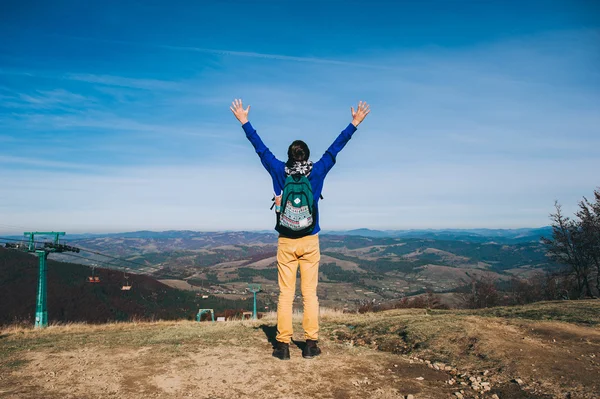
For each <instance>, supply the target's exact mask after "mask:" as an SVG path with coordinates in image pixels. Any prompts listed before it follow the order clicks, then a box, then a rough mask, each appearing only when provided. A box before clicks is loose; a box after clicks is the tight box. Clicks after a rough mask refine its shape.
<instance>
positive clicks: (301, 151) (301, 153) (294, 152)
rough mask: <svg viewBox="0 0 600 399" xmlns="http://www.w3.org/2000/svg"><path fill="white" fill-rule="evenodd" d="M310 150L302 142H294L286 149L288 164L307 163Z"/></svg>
mask: <svg viewBox="0 0 600 399" xmlns="http://www.w3.org/2000/svg"><path fill="white" fill-rule="evenodd" d="M309 157H310V150H309V149H308V146H307V145H306V143H305V142H304V141H302V140H296V141H294V142H293V143H292V144H290V147H289V148H288V163H294V162H301V161H308V158H309Z"/></svg>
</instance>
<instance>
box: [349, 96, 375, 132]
mask: <svg viewBox="0 0 600 399" xmlns="http://www.w3.org/2000/svg"><path fill="white" fill-rule="evenodd" d="M350 110H351V111H352V124H353V125H354V126H356V127H358V125H360V124H361V122H362V121H363V120H364V119H365V117H366V116H367V115H369V112H371V109H370V108H369V104H367V102H366V101H361V102H359V103H358V107H357V108H356V111H354V107H350Z"/></svg>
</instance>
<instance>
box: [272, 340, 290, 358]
mask: <svg viewBox="0 0 600 399" xmlns="http://www.w3.org/2000/svg"><path fill="white" fill-rule="evenodd" d="M273 356H275V357H276V358H277V359H281V360H290V344H286V343H284V342H279V341H277V346H276V347H275V349H273Z"/></svg>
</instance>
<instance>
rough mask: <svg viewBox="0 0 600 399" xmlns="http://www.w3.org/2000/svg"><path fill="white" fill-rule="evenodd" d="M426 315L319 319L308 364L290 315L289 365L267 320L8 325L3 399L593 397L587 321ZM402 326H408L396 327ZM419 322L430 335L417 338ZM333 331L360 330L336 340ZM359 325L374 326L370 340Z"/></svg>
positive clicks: (594, 338) (598, 344) (0, 347)
mask: <svg viewBox="0 0 600 399" xmlns="http://www.w3.org/2000/svg"><path fill="white" fill-rule="evenodd" d="M435 317H436V316H435V315H427V314H423V312H422V311H392V312H391V313H387V312H384V313H377V314H371V315H354V316H348V315H342V314H333V315H329V316H326V317H323V316H322V318H323V322H322V326H323V332H322V336H321V339H320V341H321V342H320V345H321V347H322V348H323V354H322V356H320V357H318V358H315V359H312V360H306V359H303V358H302V356H301V346H302V343H303V342H302V341H303V339H301V338H302V334H301V333H300V332H301V320H300V319H299V318H296V320H295V329H296V334H295V337H296V338H298V341H295V342H296V343H295V344H292V345H291V357H292V359H291V360H290V361H280V360H278V359H275V358H273V357H272V356H271V351H272V340H273V338H274V334H275V320H274V319H273V318H267V319H263V320H258V321H243V322H242V321H234V322H226V323H194V322H187V321H180V322H155V323H121V324H110V325H81V324H78V325H67V326H51V327H49V328H47V329H45V330H33V329H29V328H18V327H13V328H5V329H4V330H0V398H10V399H13V398H50V399H53V398H61V399H66V398H111V397H114V398H186V397H193V398H222V399H230V398H231V399H233V398H235V399H239V398H335V399H342V398H382V399H383V398H405V397H406V396H407V395H413V396H414V398H415V399H425V398H456V397H457V396H455V392H459V391H461V390H462V392H463V395H464V397H465V398H491V397H492V396H491V395H492V394H497V395H498V396H499V397H500V398H501V399H511V398H532V399H541V398H571V399H576V398H600V395H597V392H600V390H598V389H597V388H598V387H600V384H599V381H600V378H599V377H600V374H599V371H600V365H599V363H598V357H597V356H600V331H599V330H598V328H596V327H587V326H580V325H575V324H569V323H558V324H557V323H556V322H547V321H541V322H540V321H535V322H529V321H524V320H521V319H519V320H511V319H504V318H487V317H479V316H473V315H467V316H460V317H459V316H456V315H452V314H449V313H447V314H443V313H440V317H439V318H438V319H436V318H435ZM450 319H451V320H452V322H450V321H449V320H450ZM361 323H362V327H360V325H361ZM403 323H409V324H410V325H411V326H414V328H415V329H414V330H406V329H404V330H402V329H401V327H402V325H403ZM419 323H420V324H419ZM452 323H454V324H452ZM407 325H408V324H407ZM420 325H421V326H427V327H426V331H428V333H430V334H431V336H432V337H435V340H434V339H433V338H428V337H427V336H426V335H422V336H420V337H419V338H418V340H417V338H415V336H414V335H415V334H417V331H419V330H418V328H419V326H420ZM383 327H385V328H387V332H385V333H384V332H383ZM361 328H362V330H361ZM341 329H346V330H348V331H350V332H352V331H359V330H360V331H362V332H360V333H359V334H354V335H353V334H350V333H347V334H346V336H345V338H344V337H342V338H340V331H341ZM368 329H371V330H372V329H375V330H377V331H371V333H370V334H371V335H369V336H370V337H372V339H371V340H369V339H368V338H367V337H368V335H367V330H368ZM442 330H444V331H446V332H444V331H442ZM389 331H391V332H389ZM377 334H379V335H377ZM403 334H404V335H407V334H409V335H410V334H413V335H412V336H411V337H412V338H411V337H407V336H403ZM386 337H387V338H386ZM398 337H400V338H402V342H403V343H404V344H403V345H406V344H407V343H408V344H411V343H412V342H413V340H414V342H416V341H418V342H419V345H420V347H414V348H412V349H411V350H410V351H408V352H407V351H406V350H405V349H406V348H404V350H398V348H397V347H395V346H394V345H396V343H397V341H394V340H392V338H393V339H398ZM386 339H387V341H386ZM375 340H378V341H380V342H375ZM436 340H438V341H436ZM440 341H445V343H444V342H440ZM446 344H447V346H444V345H446ZM417 346H418V345H417ZM469 351H470V352H469ZM403 352H404V353H403ZM407 353H408V354H407ZM436 359H447V360H446V364H441V363H438V362H437V360H436ZM453 359H454V360H453ZM469 359H476V360H469ZM428 363H431V364H428ZM484 367H485V369H484ZM437 368H439V369H440V370H437ZM488 373H489V374H488ZM517 377H519V378H521V379H523V381H521V382H520V383H517V382H514V381H513V379H514V378H517ZM472 378H478V381H479V382H481V383H483V382H487V381H489V382H490V383H491V389H490V390H489V391H487V392H476V391H474V390H473V389H471V386H470V385H471V382H470V380H469V379H472ZM449 380H452V381H453V383H452V385H450V384H449V383H448V381H449ZM461 382H462V383H463V384H462V385H461ZM520 384H521V385H520Z"/></svg>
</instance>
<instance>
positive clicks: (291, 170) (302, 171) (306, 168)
mask: <svg viewBox="0 0 600 399" xmlns="http://www.w3.org/2000/svg"><path fill="white" fill-rule="evenodd" d="M312 167H313V163H312V161H295V162H294V163H293V164H292V165H291V166H288V164H286V165H285V174H286V176H289V175H304V176H307V177H308V175H310V172H311V171H312Z"/></svg>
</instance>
